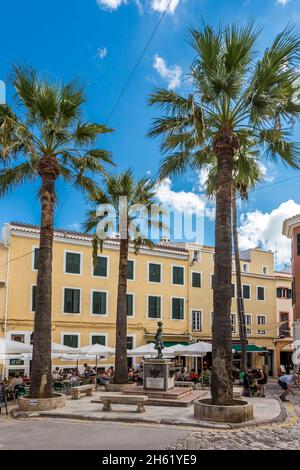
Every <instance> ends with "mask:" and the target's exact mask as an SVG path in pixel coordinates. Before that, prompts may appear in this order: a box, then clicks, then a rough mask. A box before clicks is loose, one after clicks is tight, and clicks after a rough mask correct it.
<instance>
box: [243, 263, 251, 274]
mask: <svg viewBox="0 0 300 470" xmlns="http://www.w3.org/2000/svg"><path fill="white" fill-rule="evenodd" d="M245 266H246V269H244V267H245ZM242 272H243V273H248V272H249V263H243V269H242Z"/></svg>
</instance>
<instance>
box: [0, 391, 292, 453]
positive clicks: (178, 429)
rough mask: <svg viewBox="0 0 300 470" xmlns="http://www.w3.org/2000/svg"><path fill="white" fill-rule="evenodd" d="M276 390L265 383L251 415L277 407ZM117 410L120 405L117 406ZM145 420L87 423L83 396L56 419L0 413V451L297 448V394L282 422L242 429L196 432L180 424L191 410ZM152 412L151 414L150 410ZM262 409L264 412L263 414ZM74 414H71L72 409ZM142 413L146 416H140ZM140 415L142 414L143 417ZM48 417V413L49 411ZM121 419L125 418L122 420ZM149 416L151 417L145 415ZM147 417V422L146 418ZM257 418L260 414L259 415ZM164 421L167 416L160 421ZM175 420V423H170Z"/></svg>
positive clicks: (162, 409) (286, 406)
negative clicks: (264, 394)
mask: <svg viewBox="0 0 300 470" xmlns="http://www.w3.org/2000/svg"><path fill="white" fill-rule="evenodd" d="M278 395H279V389H278V386H277V384H276V383H272V384H270V385H268V389H267V396H268V398H266V399H256V400H255V402H256V403H259V405H256V407H255V408H256V412H260V413H261V414H262V413H263V412H264V413H266V409H267V408H268V403H269V405H270V404H271V403H273V404H276V403H277V404H278V409H277V411H276V413H275V411H274V415H275V414H277V412H278V410H279V409H280V406H279V402H278V401H275V397H278ZM79 404H80V407H83V408H87V407H90V409H89V410H87V416H86V417H84V416H82V417H81V419H74V417H73V418H72V417H71V416H70V417H69V418H68V419H67V417H66V415H67V413H68V410H69V411H70V408H68V407H73V408H74V409H75V408H76V407H78V405H79ZM120 406H121V405H120ZM148 408H151V410H148V413H149V415H148V419H149V421H148V422H147V420H146V419H145V418H142V417H141V419H144V421H140V422H131V423H130V417H131V416H132V415H135V416H136V414H135V413H133V412H131V411H128V407H127V411H125V409H124V410H121V409H118V411H116V412H113V413H114V414H115V415H116V416H119V415H122V419H123V421H124V420H126V418H128V421H129V422H127V423H126V422H119V421H114V422H109V421H101V420H99V421H98V420H97V421H91V420H89V419H91V413H92V411H91V410H92V409H93V410H94V413H95V414H96V415H97V416H98V418H99V417H100V418H101V411H100V410H101V405H100V404H98V403H90V400H89V404H88V400H87V399H85V398H83V399H82V400H80V401H71V400H70V401H69V400H68V402H67V407H66V408H65V409H63V410H61V413H62V414H61V417H60V418H59V419H57V418H50V417H49V416H44V417H40V418H32V419H18V420H15V419H13V418H11V417H6V416H4V415H2V416H1V417H0V450H1V449H2V450H3V449H99V450H103V449H104V450H105V449H106V450H108V449H111V450H114V449H121V450H131V449H132V450H136V449H144V450H156V449H171V450H179V451H181V450H204V449H205V450H214V449H218V450H220V449H230V450H234V449H242V450H246V449H252V450H267V449H270V450H271V449H272V450H273V449H280V450H283V449H298V450H300V423H299V418H300V392H299V391H298V392H296V397H292V398H291V401H290V403H287V404H284V405H283V409H284V410H285V412H286V419H284V420H283V421H281V422H275V423H272V424H265V425H259V426H252V427H244V428H242V429H212V428H210V429H209V428H196V427H193V426H191V423H188V422H186V423H184V422H183V421H184V420H183V418H184V416H186V419H187V421H188V420H189V419H191V415H192V407H191V408H187V409H186V408H181V409H179V408H176V409H174V408H172V407H169V408H168V409H167V411H166V410H165V407H148ZM152 408H154V409H155V410H156V411H155V410H152ZM264 410H265V411H264ZM73 411H74V410H73ZM177 411H178V413H181V415H180V416H178V419H177V420H175V419H174V420H173V423H171V422H169V424H168V425H167V424H163V423H162V420H161V421H160V422H159V421H158V419H157V416H158V415H159V414H161V415H162V414H164V416H165V417H166V416H167V415H166V413H168V416H169V419H173V418H172V416H173V417H174V413H176V412H177ZM146 413H147V412H146ZM146 413H145V415H146ZM49 414H50V413H49ZM124 415H126V418H125V417H124ZM150 415H151V416H150ZM151 417H152V422H150V418H151ZM261 417H262V416H261ZM166 419H167V418H166ZM176 421H177V422H176Z"/></svg>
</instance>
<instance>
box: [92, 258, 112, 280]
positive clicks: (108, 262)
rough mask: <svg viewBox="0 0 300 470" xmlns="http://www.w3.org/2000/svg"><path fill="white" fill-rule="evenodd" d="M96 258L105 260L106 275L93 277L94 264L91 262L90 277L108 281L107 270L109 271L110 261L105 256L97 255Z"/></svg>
mask: <svg viewBox="0 0 300 470" xmlns="http://www.w3.org/2000/svg"><path fill="white" fill-rule="evenodd" d="M97 258H106V260H107V273H106V276H95V275H94V264H93V261H92V262H91V276H92V277H93V278H95V279H108V278H109V269H110V259H109V256H107V255H97Z"/></svg>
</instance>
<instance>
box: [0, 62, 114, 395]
mask: <svg viewBox="0 0 300 470" xmlns="http://www.w3.org/2000/svg"><path fill="white" fill-rule="evenodd" d="M11 80H12V85H13V86H14V88H15V91H16V98H17V102H18V105H19V107H18V111H19V112H18V114H17V111H16V112H14V111H13V110H12V109H11V108H10V107H9V106H6V105H2V106H0V157H1V159H0V161H1V166H2V169H1V171H0V195H4V194H6V193H7V192H8V191H9V190H12V189H14V188H15V187H16V186H18V185H19V184H21V183H23V182H26V181H29V182H34V181H35V180H36V179H38V180H39V181H40V182H41V183H40V189H39V197H40V201H41V229H40V246H39V267H38V276H37V294H36V295H37V297H36V312H35V321H34V344H33V356H32V376H31V381H30V397H32V398H38V397H40V398H41V397H50V396H51V395H52V371H51V296H52V289H51V288H52V252H53V221H54V208H55V201H56V189H55V185H56V181H57V180H58V178H60V177H61V178H62V179H63V180H64V181H65V182H66V183H69V184H71V185H72V186H74V187H75V188H79V189H84V190H87V189H92V188H93V185H94V182H93V180H92V179H91V175H92V174H93V173H94V172H97V173H104V171H105V170H104V166H103V165H104V164H107V163H111V158H110V155H109V153H108V152H107V151H105V150H101V149H99V148H98V147H97V137H98V136H99V135H101V134H103V133H105V132H109V129H107V128H106V127H105V126H104V125H102V124H96V123H89V122H86V121H83V120H82V105H83V104H84V102H85V97H84V89H83V87H82V86H81V85H80V84H79V83H78V82H77V81H72V82H70V83H68V84H54V83H50V82H49V81H48V80H47V79H45V78H43V77H42V76H40V75H39V74H37V72H36V71H34V70H33V69H31V68H27V67H23V66H15V67H14V69H13V74H12V79H11Z"/></svg>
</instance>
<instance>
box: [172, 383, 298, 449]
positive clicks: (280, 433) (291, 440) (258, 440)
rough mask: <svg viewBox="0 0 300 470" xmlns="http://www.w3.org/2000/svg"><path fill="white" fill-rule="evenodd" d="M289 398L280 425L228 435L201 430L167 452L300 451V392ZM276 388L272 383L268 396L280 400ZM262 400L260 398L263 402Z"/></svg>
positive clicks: (215, 431)
mask: <svg viewBox="0 0 300 470" xmlns="http://www.w3.org/2000/svg"><path fill="white" fill-rule="evenodd" d="M295 392H296V396H295V397H294V396H291V395H290V396H289V400H290V403H286V404H284V406H285V407H286V409H287V412H288V417H287V419H286V421H285V422H283V423H277V424H276V423H274V424H270V425H265V426H261V427H257V428H253V427H251V428H250V427H249V428H242V429H239V430H237V429H236V430H230V431H227V430H225V431H222V430H220V431H217V430H213V431H209V430H204V429H203V430H201V431H197V432H192V433H190V434H189V435H188V437H187V438H185V439H179V440H177V441H176V442H175V444H174V445H172V446H171V447H170V449H176V450H285V449H286V450H300V391H299V390H298V391H297V389H296V390H295ZM279 394H280V393H279V387H278V385H277V384H276V383H271V384H269V385H268V387H267V396H274V397H276V396H277V397H278V396H279ZM262 400H263V398H262Z"/></svg>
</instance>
